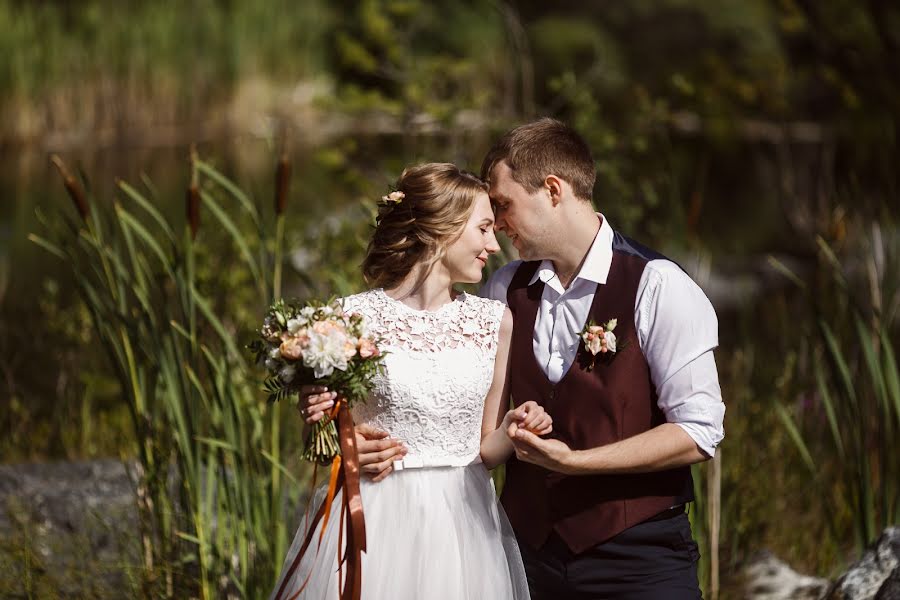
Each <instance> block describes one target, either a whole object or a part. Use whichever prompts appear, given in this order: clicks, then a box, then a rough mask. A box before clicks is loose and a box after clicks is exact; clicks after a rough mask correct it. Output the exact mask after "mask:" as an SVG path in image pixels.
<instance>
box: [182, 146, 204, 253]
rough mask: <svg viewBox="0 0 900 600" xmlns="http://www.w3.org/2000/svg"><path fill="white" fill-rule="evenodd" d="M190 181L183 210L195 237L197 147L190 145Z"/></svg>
mask: <svg viewBox="0 0 900 600" xmlns="http://www.w3.org/2000/svg"><path fill="white" fill-rule="evenodd" d="M189 160H190V163H191V183H190V184H189V185H188V189H187V194H186V195H185V202H184V204H185V212H186V215H187V221H188V225H189V226H190V228H191V239H192V240H195V239H197V230H199V229H200V188H199V186H198V185H197V148H196V147H195V146H194V145H191V151H190V157H189Z"/></svg>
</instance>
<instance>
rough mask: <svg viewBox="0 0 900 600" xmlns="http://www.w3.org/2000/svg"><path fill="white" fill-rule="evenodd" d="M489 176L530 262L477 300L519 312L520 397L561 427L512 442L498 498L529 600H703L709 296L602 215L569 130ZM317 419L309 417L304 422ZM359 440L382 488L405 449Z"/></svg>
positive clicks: (586, 161) (539, 125) (713, 441)
mask: <svg viewBox="0 0 900 600" xmlns="http://www.w3.org/2000/svg"><path fill="white" fill-rule="evenodd" d="M482 178H483V179H485V180H486V181H488V182H489V183H490V197H491V200H492V202H493V203H494V207H495V220H496V225H495V226H496V228H497V229H498V230H502V231H503V232H504V233H506V234H507V236H509V238H510V240H511V241H512V244H513V246H515V248H516V249H517V250H518V251H519V255H520V256H521V257H522V260H517V261H513V262H512V263H510V264H508V265H506V266H504V267H503V268H501V269H500V270H498V271H497V272H496V273H495V274H494V276H493V277H491V279H490V280H489V281H488V282H487V283H486V284H485V286H484V288H483V289H482V295H485V296H489V297H491V298H495V299H498V300H502V301H503V302H506V303H507V305H508V306H509V307H510V310H511V312H512V313H513V322H514V327H513V336H512V343H511V354H510V367H509V368H510V372H511V373H514V374H515V375H514V376H512V377H511V381H510V386H511V392H512V398H513V402H514V403H515V404H516V405H520V404H522V403H524V402H526V401H528V400H535V401H537V402H538V403H539V404H541V405H542V406H543V407H544V408H545V409H546V410H547V412H548V413H550V415H551V416H552V417H553V429H554V434H553V435H552V437H551V438H550V439H544V438H540V437H537V436H535V435H533V434H531V433H530V432H528V431H526V430H524V429H518V430H517V431H516V433H515V434H514V437H513V438H512V442H513V445H514V446H515V450H516V456H515V458H513V459H511V460H510V462H509V463H508V464H507V470H506V484H505V487H504V490H503V494H502V498H501V499H502V502H503V506H504V508H505V509H506V513H507V515H508V516H509V519H510V521H511V523H512V525H513V528H514V530H515V532H516V535H517V537H518V539H519V546H520V548H521V551H522V555H523V559H524V563H525V569H526V572H527V576H528V583H529V587H530V588H531V594H532V598H534V599H536V600H543V599H554V600H555V599H557V598H567V599H568V598H629V599H647V600H649V599H657V598H659V599H671V600H681V599H689V598H690V599H694V598H700V591H699V588H698V584H697V569H696V562H697V559H698V556H699V554H698V551H697V544H696V543H695V542H694V541H693V539H692V535H691V528H690V523H689V521H688V518H687V515H686V513H685V506H686V504H687V503H688V502H690V501H691V500H693V482H692V479H691V471H690V465H691V464H693V463H697V462H701V461H704V460H707V459H708V458H710V457H711V456H712V455H713V454H714V453H715V449H716V446H717V445H718V444H719V442H720V441H721V440H722V437H723V430H722V420H723V417H724V413H725V408H724V405H723V403H722V398H721V391H720V389H719V383H718V375H717V372H716V365H715V361H714V359H713V349H714V348H715V347H716V346H717V345H718V332H717V329H718V323H717V320H716V315H715V312H714V311H713V308H712V306H711V305H710V303H709V300H707V298H706V296H705V295H704V294H703V292H702V291H701V290H700V288H699V287H698V286H697V285H696V284H695V283H694V282H693V281H692V280H691V279H690V277H688V276H687V275H686V274H685V273H684V271H682V270H681V269H680V268H679V267H678V266H677V265H676V264H675V263H673V262H671V261H669V260H667V259H666V258H665V257H663V256H662V255H660V254H658V253H656V252H653V251H652V250H649V249H647V248H645V247H643V246H641V245H639V244H637V243H636V242H634V241H632V240H630V239H628V238H625V237H623V236H622V235H621V234H619V233H618V232H616V231H614V230H613V229H612V227H611V225H610V223H609V222H608V221H607V219H606V218H605V217H604V216H603V215H602V214H599V213H595V212H594V209H593V207H592V205H591V197H592V191H593V187H594V180H595V178H596V172H595V169H594V160H593V158H592V156H591V152H590V149H589V148H588V146H587V144H586V143H585V141H584V140H583V139H582V138H581V136H579V135H578V133H576V132H575V131H573V130H572V129H570V128H569V127H567V126H566V125H564V124H563V123H560V122H559V121H555V120H553V119H541V120H538V121H535V122H532V123H528V124H525V125H522V126H520V127H517V128H516V129H513V130H512V131H510V132H508V133H507V134H506V135H505V136H503V137H502V138H501V139H500V140H499V141H498V142H497V143H496V144H495V145H494V147H493V148H492V149H491V150H490V152H489V153H488V155H487V156H486V157H485V160H484V163H483V166H482ZM612 321H615V327H613V326H612V323H611V322H612ZM589 325H600V326H603V327H605V328H606V329H607V330H609V333H612V335H614V336H615V339H614V340H613V339H612V337H611V336H608V335H607V336H604V340H606V341H605V346H602V347H601V348H600V351H598V352H597V353H596V354H594V353H592V352H591V351H590V349H589V347H588V345H586V344H584V343H583V341H582V333H583V332H584V331H585V329H586V327H587V326H589ZM595 331H596V330H595ZM591 346H593V347H594V348H595V349H597V346H596V345H593V344H592V345H591ZM603 348H605V351H602V350H603ZM317 391H324V390H311V392H310V393H315V392H317ZM329 397H331V396H330V395H329V394H323V395H322V396H321V397H319V398H318V399H317V398H316V396H313V397H311V398H310V399H309V402H311V403H312V404H316V403H317V402H323V403H324V402H325V401H326V400H327V399H328V398H329ZM319 406H322V405H321V404H320V405H319ZM321 410H322V409H321V408H318V407H316V408H315V410H311V409H310V406H309V404H307V405H305V407H303V409H302V410H301V412H302V413H304V416H305V417H306V418H307V421H308V422H310V420H311V419H312V420H314V419H317V418H320V414H321ZM313 413H316V415H315V416H314V417H310V415H312V414H313ZM513 430H515V428H513ZM357 433H358V435H357V439H358V444H359V452H360V464H361V468H362V470H363V472H366V473H368V474H369V475H370V476H373V477H374V478H375V479H382V478H384V477H385V476H387V475H388V474H389V473H390V471H391V468H392V467H391V465H392V464H393V461H394V460H395V459H397V458H400V457H401V456H402V455H403V452H404V449H403V447H402V446H401V445H400V444H399V442H397V441H395V440H390V439H387V434H385V433H381V432H376V431H374V430H373V431H365V430H364V426H362V427H358V428H357ZM360 434H361V435H360Z"/></svg>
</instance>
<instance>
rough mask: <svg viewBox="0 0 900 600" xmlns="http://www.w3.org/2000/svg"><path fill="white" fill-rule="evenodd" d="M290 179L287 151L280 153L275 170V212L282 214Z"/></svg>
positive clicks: (278, 214)
mask: <svg viewBox="0 0 900 600" xmlns="http://www.w3.org/2000/svg"><path fill="white" fill-rule="evenodd" d="M290 181H291V163H290V162H288V157H287V152H283V153H282V154H281V158H279V159H278V167H277V168H276V170H275V214H276V215H277V216H281V215H283V214H284V208H285V206H286V205H287V193H288V184H290Z"/></svg>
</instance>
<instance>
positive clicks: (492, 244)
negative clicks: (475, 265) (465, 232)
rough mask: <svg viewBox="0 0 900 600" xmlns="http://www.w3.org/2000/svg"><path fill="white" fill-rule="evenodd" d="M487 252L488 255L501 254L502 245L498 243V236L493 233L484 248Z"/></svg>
mask: <svg viewBox="0 0 900 600" xmlns="http://www.w3.org/2000/svg"><path fill="white" fill-rule="evenodd" d="M484 249H485V251H486V252H487V253H488V254H496V253H497V252H500V244H499V243H498V242H497V236H496V235H494V233H493V232H491V237H490V239H489V240H488V243H487V244H486V245H485V246H484Z"/></svg>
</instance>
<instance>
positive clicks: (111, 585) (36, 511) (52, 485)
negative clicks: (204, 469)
mask: <svg viewBox="0 0 900 600" xmlns="http://www.w3.org/2000/svg"><path fill="white" fill-rule="evenodd" d="M135 505H136V503H135V499H134V493H133V491H132V485H131V483H130V480H129V478H128V475H127V473H126V471H125V467H124V466H123V464H122V463H121V462H119V461H116V460H98V461H90V462H72V463H48V464H20V465H0V597H4V598H25V597H28V596H30V595H35V594H36V595H37V596H39V597H58V596H60V595H61V596H64V597H79V598H87V597H90V598H101V597H102V598H112V597H116V595H117V594H118V595H121V594H122V593H123V592H124V591H125V590H128V589H130V586H131V584H132V582H131V581H130V579H129V578H130V575H129V573H133V572H135V570H136V568H137V567H139V565H140V553H139V548H138V544H137V541H136V537H137V536H136V535H135V533H134V532H135V531H136V529H137V526H138V525H137V510H136V506H135ZM26 581H27V582H29V583H28V584H27V586H29V588H30V591H28V589H26V587H25V586H26V583H25V582H26Z"/></svg>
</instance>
